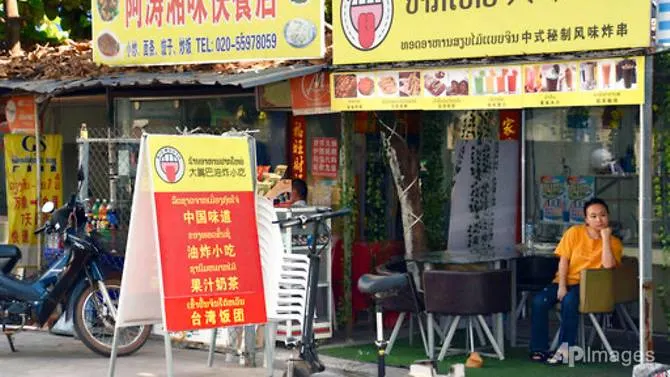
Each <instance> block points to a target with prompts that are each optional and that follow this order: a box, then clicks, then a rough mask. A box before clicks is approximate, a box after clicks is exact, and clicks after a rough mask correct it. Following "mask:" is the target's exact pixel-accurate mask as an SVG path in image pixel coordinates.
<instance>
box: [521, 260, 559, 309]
mask: <svg viewBox="0 0 670 377" xmlns="http://www.w3.org/2000/svg"><path fill="white" fill-rule="evenodd" d="M558 262H559V258H556V257H555V256H553V255H552V256H536V255H535V256H526V257H523V258H519V259H517V262H516V263H517V264H516V265H517V270H516V271H517V272H516V281H517V291H519V292H521V300H519V304H518V305H517V307H516V310H515V312H514V314H515V318H519V316H522V317H525V314H526V305H527V304H528V302H529V300H528V299H529V297H530V296H531V294H533V293H535V292H539V291H541V290H542V289H544V288H545V287H546V286H547V285H548V284H549V283H551V281H552V280H553V279H554V277H555V276H556V271H558Z"/></svg>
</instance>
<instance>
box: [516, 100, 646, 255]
mask: <svg viewBox="0 0 670 377" xmlns="http://www.w3.org/2000/svg"><path fill="white" fill-rule="evenodd" d="M639 129H640V126H639V112H638V107H636V106H611V107H573V108H557V109H529V110H526V152H525V154H526V156H525V157H526V163H525V171H526V223H527V224H532V226H533V233H534V236H535V240H536V241H538V242H547V243H555V242H557V241H558V240H559V239H560V237H561V235H562V233H563V231H564V230H565V229H567V227H569V226H570V225H573V224H579V223H583V221H584V218H583V209H582V208H583V204H584V202H585V201H586V200H588V199H589V198H591V197H593V196H597V197H599V198H601V199H603V200H605V201H606V202H607V204H608V206H609V209H610V222H611V225H612V226H613V229H614V232H615V234H616V235H618V236H619V237H620V238H621V239H622V240H623V241H624V243H625V244H635V243H637V237H638V234H637V232H638V226H637V225H638V222H637V221H638V220H637V214H638V169H639V166H638V163H637V161H639V159H638V144H639Z"/></svg>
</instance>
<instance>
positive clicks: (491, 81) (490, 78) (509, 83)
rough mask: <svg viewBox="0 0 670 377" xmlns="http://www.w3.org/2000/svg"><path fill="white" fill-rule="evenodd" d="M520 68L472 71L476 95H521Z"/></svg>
mask: <svg viewBox="0 0 670 377" xmlns="http://www.w3.org/2000/svg"><path fill="white" fill-rule="evenodd" d="M519 71H520V68H519V67H491V68H481V69H475V70H472V82H474V87H473V89H474V93H473V94H475V95H495V94H516V93H519V86H520V83H521V79H520V78H519Z"/></svg>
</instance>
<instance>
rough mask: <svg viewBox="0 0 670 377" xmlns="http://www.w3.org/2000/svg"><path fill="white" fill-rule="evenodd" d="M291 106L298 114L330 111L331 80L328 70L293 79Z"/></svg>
mask: <svg viewBox="0 0 670 377" xmlns="http://www.w3.org/2000/svg"><path fill="white" fill-rule="evenodd" d="M291 108H292V109H293V113H294V114H297V115H307V114H325V113H330V112H332V110H331V109H330V80H329V78H328V74H327V73H326V72H319V73H313V74H311V75H307V76H302V77H298V78H295V79H291Z"/></svg>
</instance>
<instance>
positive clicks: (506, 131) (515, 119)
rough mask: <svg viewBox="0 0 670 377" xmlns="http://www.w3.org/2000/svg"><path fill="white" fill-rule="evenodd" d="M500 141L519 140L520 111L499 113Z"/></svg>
mask: <svg viewBox="0 0 670 377" xmlns="http://www.w3.org/2000/svg"><path fill="white" fill-rule="evenodd" d="M498 134H499V135H500V140H519V139H520V137H521V111H520V110H502V111H500V129H499V130H498Z"/></svg>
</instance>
